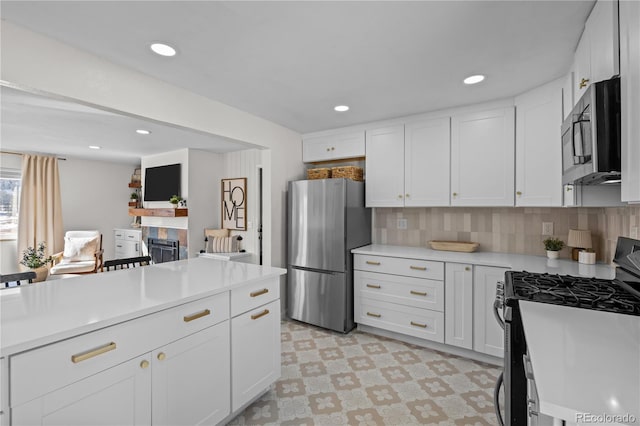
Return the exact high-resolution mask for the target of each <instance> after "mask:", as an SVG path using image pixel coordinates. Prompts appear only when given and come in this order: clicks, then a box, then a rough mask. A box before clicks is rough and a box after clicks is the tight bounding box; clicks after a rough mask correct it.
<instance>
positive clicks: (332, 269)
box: [287, 179, 371, 333]
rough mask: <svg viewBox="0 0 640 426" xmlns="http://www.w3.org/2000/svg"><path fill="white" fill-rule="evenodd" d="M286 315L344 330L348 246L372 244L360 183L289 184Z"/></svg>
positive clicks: (349, 299)
mask: <svg viewBox="0 0 640 426" xmlns="http://www.w3.org/2000/svg"><path fill="white" fill-rule="evenodd" d="M287 202H288V218H287V220H288V262H287V263H288V275H287V280H288V281H287V314H288V316H289V317H290V318H293V319H295V320H298V321H302V322H306V323H309V324H313V325H317V326H319V327H323V328H328V329H331V330H335V331H339V332H342V333H347V332H349V331H350V330H351V329H353V327H354V325H355V324H354V321H353V267H352V266H353V265H352V259H353V256H352V255H351V249H353V248H357V247H361V246H364V245H367V244H370V243H371V209H368V208H365V207H364V183H363V182H355V181H353V180H350V179H318V180H300V181H294V182H289V191H288V194H287Z"/></svg>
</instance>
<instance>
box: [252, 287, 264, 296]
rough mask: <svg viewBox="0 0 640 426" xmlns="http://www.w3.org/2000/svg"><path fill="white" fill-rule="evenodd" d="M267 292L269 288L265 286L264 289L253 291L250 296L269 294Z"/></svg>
mask: <svg viewBox="0 0 640 426" xmlns="http://www.w3.org/2000/svg"><path fill="white" fill-rule="evenodd" d="M267 293H269V289H268V288H263V289H262V290H256V291H252V292H251V293H249V296H251V297H258V296H262V295H263V294H267Z"/></svg>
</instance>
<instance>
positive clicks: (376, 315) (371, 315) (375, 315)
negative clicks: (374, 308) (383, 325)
mask: <svg viewBox="0 0 640 426" xmlns="http://www.w3.org/2000/svg"><path fill="white" fill-rule="evenodd" d="M367 315H369V316H370V317H374V318H380V317H381V316H382V315H380V314H374V313H372V312H367Z"/></svg>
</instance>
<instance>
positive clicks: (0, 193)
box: [0, 168, 21, 240]
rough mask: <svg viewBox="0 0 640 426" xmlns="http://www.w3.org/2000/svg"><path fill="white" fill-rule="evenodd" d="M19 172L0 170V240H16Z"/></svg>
mask: <svg viewBox="0 0 640 426" xmlns="http://www.w3.org/2000/svg"><path fill="white" fill-rule="evenodd" d="M20 181H21V180H20V170H16V169H6V168H3V169H0V240H15V239H16V238H18V209H19V207H20Z"/></svg>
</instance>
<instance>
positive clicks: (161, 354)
mask: <svg viewBox="0 0 640 426" xmlns="http://www.w3.org/2000/svg"><path fill="white" fill-rule="evenodd" d="M166 357H167V355H166V354H165V353H164V352H160V353H159V354H158V359H159V360H160V361H162V360H164V359H165V358H166Z"/></svg>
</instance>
